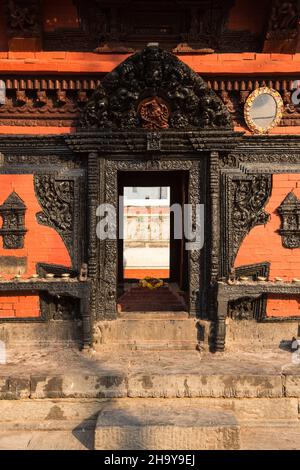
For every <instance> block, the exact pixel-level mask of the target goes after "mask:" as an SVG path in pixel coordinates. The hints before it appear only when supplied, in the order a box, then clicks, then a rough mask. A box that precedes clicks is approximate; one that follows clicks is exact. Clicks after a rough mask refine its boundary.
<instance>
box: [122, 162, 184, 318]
mask: <svg viewBox="0 0 300 470" xmlns="http://www.w3.org/2000/svg"><path fill="white" fill-rule="evenodd" d="M187 187H188V172H184V171H164V172H155V171H146V172H136V171H131V172H120V173H119V178H118V190H119V196H120V197H121V199H120V201H121V203H120V204H119V218H118V220H119V233H120V234H121V235H122V237H120V240H119V246H118V248H119V249H118V285H119V299H118V310H119V312H125V311H127V312H129V311H139V312H142V311H143V312H147V311H186V310H187V298H188V296H187V286H188V259H187V252H186V251H185V249H184V246H185V244H184V242H185V241H184V239H183V237H180V238H179V237H178V232H176V230H175V226H174V224H175V223H177V224H178V222H180V223H183V220H182V217H183V215H182V213H179V217H180V218H181V220H178V212H177V213H175V211H174V205H176V206H177V207H178V206H180V207H181V210H183V206H184V204H185V203H186V202H187V200H188V194H187ZM176 234H177V235H176ZM142 280H144V281H147V282H149V280H150V282H157V280H160V281H163V286H162V287H159V288H157V289H151V288H149V286H147V287H141V281H142Z"/></svg>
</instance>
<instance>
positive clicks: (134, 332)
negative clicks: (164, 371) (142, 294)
mask: <svg viewBox="0 0 300 470" xmlns="http://www.w3.org/2000/svg"><path fill="white" fill-rule="evenodd" d="M121 315H122V316H121V317H120V318H118V319H117V320H115V321H113V322H111V321H101V322H99V323H98V325H97V326H96V327H95V340H96V342H95V344H94V347H95V349H96V350H105V349H107V348H109V349H110V350H113V349H114V347H116V349H119V348H118V346H117V345H118V344H119V345H121V346H122V349H124V348H126V343H127V344H128V349H130V350H132V346H133V345H138V347H136V348H135V349H143V344H145V346H146V349H149V346H150V344H152V345H153V349H154V350H159V348H160V347H161V348H162V350H163V349H172V346H171V345H172V343H173V344H174V348H175V349H178V345H179V343H180V342H181V343H182V344H185V343H187V342H189V343H190V344H191V345H190V347H189V349H195V348H196V347H197V344H198V327H197V320H195V319H194V318H188V317H187V316H186V314H185V317H183V316H184V313H183V312H182V309H179V310H178V315H179V316H178V318H176V316H174V311H172V312H169V311H168V312H166V314H164V313H161V314H158V312H157V311H156V310H155V309H154V314H153V315H152V316H151V315H148V314H147V313H144V314H141V310H140V309H139V310H138V311H137V312H136V316H134V315H133V312H132V313H129V314H128V315H127V316H126V315H125V312H123V313H122V314H121ZM169 315H171V317H169ZM166 344H167V345H168V346H167V348H166V347H165V345H166Z"/></svg>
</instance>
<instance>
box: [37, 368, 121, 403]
mask: <svg viewBox="0 0 300 470" xmlns="http://www.w3.org/2000/svg"><path fill="white" fill-rule="evenodd" d="M125 396H127V384H126V377H125V376H124V375H120V374H103V375H102V374H99V375H88V374H74V375H64V376H49V377H42V376H34V377H32V378H31V397H32V398H81V397H83V398H115V397H125Z"/></svg>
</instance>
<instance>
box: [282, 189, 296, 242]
mask: <svg viewBox="0 0 300 470" xmlns="http://www.w3.org/2000/svg"><path fill="white" fill-rule="evenodd" d="M277 212H278V214H279V215H280V217H281V228H280V230H279V233H280V235H281V239H282V245H283V246H284V247H285V248H299V247H300V200H299V199H298V198H297V196H296V195H295V194H294V193H293V191H291V192H290V193H289V194H288V195H287V196H286V198H285V199H284V200H283V201H282V203H281V204H280V206H279V207H278V209H277Z"/></svg>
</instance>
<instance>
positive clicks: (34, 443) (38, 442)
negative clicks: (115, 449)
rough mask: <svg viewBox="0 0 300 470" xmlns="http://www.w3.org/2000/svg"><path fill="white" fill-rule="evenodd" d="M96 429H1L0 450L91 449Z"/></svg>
mask: <svg viewBox="0 0 300 470" xmlns="http://www.w3.org/2000/svg"><path fill="white" fill-rule="evenodd" d="M93 447H94V430H85V429H82V430H78V432H77V434H76V435H75V434H74V433H73V431H72V430H68V431H53V430H52V431H47V430H45V431H21V430H19V431H0V450H89V449H90V450H91V449H93Z"/></svg>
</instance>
